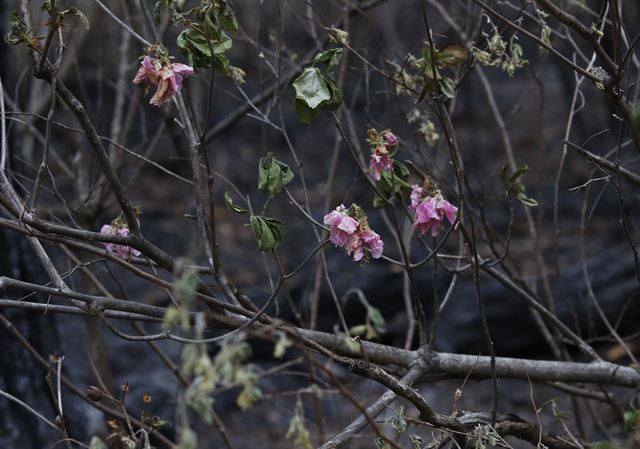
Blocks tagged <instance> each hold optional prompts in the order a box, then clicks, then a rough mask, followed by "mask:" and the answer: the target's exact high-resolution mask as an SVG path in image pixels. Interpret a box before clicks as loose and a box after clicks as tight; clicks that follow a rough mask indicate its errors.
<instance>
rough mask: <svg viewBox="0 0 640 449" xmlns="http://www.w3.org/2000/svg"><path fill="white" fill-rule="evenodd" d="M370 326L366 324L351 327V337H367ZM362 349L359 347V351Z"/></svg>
mask: <svg viewBox="0 0 640 449" xmlns="http://www.w3.org/2000/svg"><path fill="white" fill-rule="evenodd" d="M368 328H369V326H367V325H366V324H356V325H355V326H351V327H350V328H349V335H366V334H367V331H368V330H369V329H368ZM359 348H360V347H358V349H359Z"/></svg>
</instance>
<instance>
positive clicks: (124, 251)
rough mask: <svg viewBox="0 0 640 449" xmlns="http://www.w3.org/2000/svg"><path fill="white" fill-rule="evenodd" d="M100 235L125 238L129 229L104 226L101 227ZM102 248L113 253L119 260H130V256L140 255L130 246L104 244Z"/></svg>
mask: <svg viewBox="0 0 640 449" xmlns="http://www.w3.org/2000/svg"><path fill="white" fill-rule="evenodd" d="M100 234H104V235H117V236H119V237H126V236H128V235H129V228H127V227H126V226H120V227H118V226H112V225H108V224H106V225H103V226H102V229H100ZM104 246H105V248H107V251H109V252H110V253H114V254H115V255H117V256H118V257H119V258H121V259H126V260H131V256H139V255H140V251H138V250H137V249H135V248H131V247H130V246H125V245H117V244H115V243H105V244H104Z"/></svg>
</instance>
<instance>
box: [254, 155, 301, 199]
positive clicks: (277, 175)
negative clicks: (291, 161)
mask: <svg viewBox="0 0 640 449" xmlns="http://www.w3.org/2000/svg"><path fill="white" fill-rule="evenodd" d="M258 175H259V180H258V190H260V191H261V192H264V193H270V194H272V195H277V194H278V193H280V192H282V189H284V186H285V185H287V184H289V183H290V182H291V180H292V179H293V172H292V171H291V169H290V168H289V166H288V165H287V164H285V163H284V162H280V161H279V160H277V159H276V158H274V157H273V153H267V156H266V157H263V158H261V159H260V163H259V165H258Z"/></svg>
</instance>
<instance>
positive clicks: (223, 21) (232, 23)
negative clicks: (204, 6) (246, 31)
mask: <svg viewBox="0 0 640 449" xmlns="http://www.w3.org/2000/svg"><path fill="white" fill-rule="evenodd" d="M218 21H219V22H220V26H221V27H222V29H224V30H225V31H228V32H230V33H237V32H238V20H237V19H236V15H235V13H234V12H233V9H231V6H230V5H229V3H228V2H227V0H222V2H221V8H220V13H219V14H218Z"/></svg>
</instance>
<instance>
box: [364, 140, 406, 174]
mask: <svg viewBox="0 0 640 449" xmlns="http://www.w3.org/2000/svg"><path fill="white" fill-rule="evenodd" d="M367 141H368V142H369V144H371V161H370V162H369V166H370V168H371V176H373V179H375V180H376V181H380V178H381V177H382V173H384V172H385V171H391V170H392V169H393V161H392V160H391V156H392V155H393V153H394V152H395V150H396V149H397V147H398V143H399V140H398V138H397V137H396V136H395V134H393V133H392V132H391V131H389V130H385V131H382V132H380V133H378V132H377V131H376V130H375V129H370V130H369V131H368V137H367Z"/></svg>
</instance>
